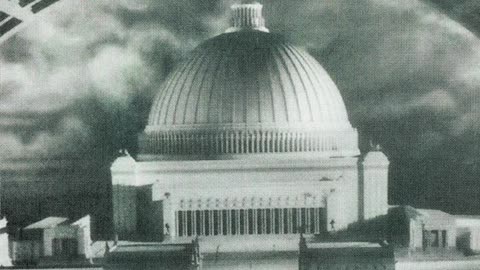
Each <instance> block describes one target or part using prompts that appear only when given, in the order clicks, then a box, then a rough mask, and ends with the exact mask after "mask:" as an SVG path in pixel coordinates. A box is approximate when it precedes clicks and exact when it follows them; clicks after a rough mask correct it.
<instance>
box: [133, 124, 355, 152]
mask: <svg viewBox="0 0 480 270" xmlns="http://www.w3.org/2000/svg"><path fill="white" fill-rule="evenodd" d="M348 133H350V132H328V131H311V132H279V131H263V130H258V131H242V130H237V131H235V130H233V131H232V130H228V131H218V130H213V131H165V132H151V133H149V134H148V135H147V136H143V139H142V142H141V144H143V147H142V148H143V149H145V150H147V151H149V152H151V153H152V154H196V153H210V154H248V153H288V152H330V151H339V150H342V149H345V150H349V149H350V148H351V147H350V144H351V143H349V142H350V141H353V142H356V138H353V137H352V136H354V135H355V134H354V133H352V134H348ZM349 135H351V136H349ZM340 148H342V149H340Z"/></svg>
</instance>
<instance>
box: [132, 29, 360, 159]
mask: <svg viewBox="0 0 480 270" xmlns="http://www.w3.org/2000/svg"><path fill="white" fill-rule="evenodd" d="M141 152H142V154H153V155H156V156H165V155H166V156H170V157H171V156H178V155H181V156H182V155H190V156H200V157H219V156H225V155H227V156H231V155H237V154H258V153H292V152H312V153H316V154H322V155H326V156H346V155H348V156H350V155H356V154H358V147H357V133H356V131H355V130H354V129H353V128H352V126H351V124H350V122H349V120H348V115H347V111H346V108H345V105H344V102H343V100H342V97H341V95H340V93H339V91H338V89H337V87H336V86H335V83H334V82H333V81H332V79H331V78H330V76H329V75H328V74H327V72H326V71H325V70H324V69H323V68H322V67H321V66H320V64H319V63H318V62H317V61H316V60H315V59H314V58H313V57H312V56H310V55H309V54H308V53H307V52H305V51H304V50H302V49H299V48H297V47H295V46H292V45H291V44H289V43H287V42H286V41H285V40H284V39H283V38H282V37H280V36H278V35H275V34H271V33H268V32H265V31H261V30H254V29H248V30H242V31H233V32H231V33H225V34H222V35H219V36H217V37H215V38H213V39H210V40H207V41H206V42H204V43H203V44H201V45H200V46H199V47H198V48H197V49H196V50H194V51H193V53H192V55H191V57H190V58H189V59H188V60H187V61H185V62H184V63H183V64H181V65H180V66H179V67H177V69H175V70H174V71H173V72H172V74H170V76H169V78H168V79H167V80H166V82H165V83H164V85H163V86H162V87H161V88H160V92H159V93H158V95H157V96H156V98H155V100H154V102H153V106H152V109H151V112H150V116H149V120H148V126H147V127H146V129H145V134H144V136H143V139H142V140H141Z"/></svg>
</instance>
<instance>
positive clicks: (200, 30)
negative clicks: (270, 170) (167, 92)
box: [0, 0, 480, 161]
mask: <svg viewBox="0 0 480 270" xmlns="http://www.w3.org/2000/svg"><path fill="white" fill-rule="evenodd" d="M234 2H238V1H215V0H210V1H187V0H181V1H156V0H141V1H137V0H121V1H117V0H115V1H114V0H103V1H93V0H90V1H82V2H81V3H79V2H77V1H68V0H65V1H62V2H60V3H58V4H56V5H55V6H53V7H52V8H51V9H50V10H49V11H45V13H44V14H43V16H42V18H40V19H38V20H37V21H35V23H33V24H32V25H30V26H29V27H28V28H26V29H25V31H23V32H21V33H19V34H18V35H17V36H16V37H15V38H13V39H11V40H9V41H8V42H6V43H5V44H2V46H1V47H0V58H1V59H0V62H1V67H0V83H1V88H0V89H1V90H0V117H1V114H2V113H8V114H9V115H11V114H12V113H13V114H15V113H23V112H34V113H35V112H42V113H45V112H47V114H42V117H46V118H49V119H51V120H42V121H40V122H37V123H40V124H36V125H33V126H32V127H31V128H30V129H28V132H25V131H23V133H24V134H27V135H21V134H18V132H14V133H12V132H10V129H9V131H8V132H6V131H5V132H4V133H5V135H4V136H0V137H2V139H3V143H1V144H0V148H1V149H3V148H6V149H9V151H10V152H12V153H15V152H16V153H17V154H19V155H21V154H23V153H25V152H29V151H32V153H37V152H35V151H40V152H42V151H43V153H44V154H46V155H63V154H70V153H72V152H73V153H80V154H81V155H87V154H86V153H92V152H94V153H96V154H98V155H100V156H102V159H104V160H106V161H108V160H109V159H111V158H112V156H113V153H115V151H116V149H118V148H121V147H125V146H126V147H128V148H132V149H134V148H135V138H136V134H137V132H139V131H141V130H142V128H143V125H144V124H145V120H146V116H147V114H148V110H149V107H150V103H151V99H152V97H153V96H154V95H155V93H156V92H157V91H158V90H159V87H160V85H161V83H162V82H163V80H164V78H165V76H166V75H167V74H168V73H169V72H170V71H171V69H172V68H173V67H174V66H175V65H176V64H177V63H178V62H179V61H181V60H182V59H183V58H184V57H185V55H187V54H188V52H189V51H190V50H191V49H193V48H194V47H195V46H196V45H197V44H198V43H199V42H201V41H202V40H205V39H207V38H209V37H212V36H214V35H216V34H218V33H221V32H223V30H224V29H226V28H227V25H228V21H229V19H228V13H227V10H228V7H229V6H230V5H231V4H232V3H234ZM261 2H262V3H263V4H265V7H264V9H265V14H266V17H267V24H268V27H269V28H270V29H271V30H272V31H273V32H280V33H283V34H285V35H286V36H287V38H288V39H289V40H291V41H292V42H294V43H296V44H298V45H299V46H303V47H305V48H307V49H308V50H309V51H310V52H311V53H312V54H314V56H316V57H317V59H319V61H321V62H322V64H323V65H324V66H325V68H326V69H327V70H328V71H329V73H330V74H331V75H332V77H333V78H334V80H335V82H336V83H337V84H338V86H339V88H340V90H341V92H342V94H343V96H344V97H345V101H346V103H347V107H348V110H349V113H350V118H351V121H352V123H353V124H354V125H355V126H356V127H358V128H359V129H362V130H368V131H370V133H372V134H373V136H374V137H375V138H376V139H377V140H379V141H380V142H381V143H382V144H383V145H384V146H385V147H386V149H387V151H388V152H389V154H390V155H391V156H393V157H398V158H403V157H428V156H441V155H445V154H446V153H448V154H449V155H454V156H455V157H457V158H459V159H470V158H471V157H472V155H473V154H474V153H473V152H472V151H464V149H465V148H468V147H467V145H468V144H470V143H471V142H472V138H474V137H475V134H477V133H476V132H478V130H479V124H478V121H477V119H478V116H479V115H480V113H479V110H478V108H479V107H478V106H479V103H478V101H476V100H478V97H479V93H480V92H479V87H480V80H479V79H478V78H480V68H479V67H480V65H479V62H480V42H479V40H478V38H477V37H476V36H475V35H474V34H472V33H471V32H470V31H468V30H467V29H465V27H463V26H462V25H461V24H460V23H458V22H456V21H455V20H452V19H450V18H449V17H447V16H446V15H443V14H442V12H441V11H440V10H439V9H438V8H443V9H444V10H446V12H447V13H449V14H451V16H454V15H452V14H453V13H455V14H457V15H455V16H457V17H458V18H462V19H464V21H466V22H468V23H465V25H468V27H470V29H474V28H475V27H476V22H477V21H476V19H475V18H476V17H475V16H474V15H475V14H474V12H472V11H471V8H472V7H475V8H477V7H478V5H476V4H475V2H476V1H475V0H472V1H463V2H462V4H457V5H454V1H453V0H452V1H444V2H443V5H440V6H439V7H434V6H432V5H431V3H432V2H438V3H440V2H441V1H433V0H432V2H421V1H417V0H407V1H388V0H368V1H361V2H358V1H349V0H339V1H316V0H303V1H289V0H276V1H273V0H264V1H261ZM447 2H448V3H447ZM469 14H471V15H469ZM476 29H480V28H476ZM58 112H61V115H62V117H58V115H59V114H58ZM48 113H50V114H48ZM48 115H51V116H48ZM52 115H54V116H52ZM70 122H71V123H70ZM52 123H53V124H52ZM0 129H1V128H0ZM20 133H22V132H20ZM17 136H19V137H20V139H19V138H17ZM22 136H23V137H24V138H28V139H26V140H22V139H21V137H22ZM59 142H60V143H59ZM452 142H454V143H452ZM15 149H16V150H15ZM41 149H47V150H41Z"/></svg>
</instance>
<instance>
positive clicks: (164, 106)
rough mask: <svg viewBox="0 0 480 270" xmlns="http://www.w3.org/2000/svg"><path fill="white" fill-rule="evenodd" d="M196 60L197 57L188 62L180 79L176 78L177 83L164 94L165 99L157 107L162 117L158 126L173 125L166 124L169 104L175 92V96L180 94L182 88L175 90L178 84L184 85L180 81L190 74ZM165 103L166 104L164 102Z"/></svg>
mask: <svg viewBox="0 0 480 270" xmlns="http://www.w3.org/2000/svg"><path fill="white" fill-rule="evenodd" d="M198 58H199V57H194V58H192V61H190V62H189V63H188V65H187V66H186V68H185V69H184V70H183V71H182V73H181V74H180V77H178V78H177V81H176V82H175V84H174V85H173V86H172V87H171V88H170V89H167V90H170V91H168V92H166V93H165V95H166V96H165V99H164V100H163V102H162V103H161V104H160V105H159V106H160V114H159V115H160V117H161V116H162V115H163V119H159V121H158V124H160V123H161V124H174V123H169V122H168V116H169V113H168V112H169V111H170V104H172V98H173V96H174V94H175V92H176V94H177V96H178V95H179V94H180V93H179V92H182V91H181V90H182V88H181V87H180V88H177V85H178V84H179V83H180V84H181V85H184V84H185V79H182V78H185V77H188V75H189V73H190V70H191V69H192V68H193V66H194V65H195V63H196V62H198ZM167 94H168V96H169V97H168V98H167ZM165 101H166V102H165ZM175 104H176V101H175Z"/></svg>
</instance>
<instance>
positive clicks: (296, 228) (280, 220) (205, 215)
mask: <svg viewBox="0 0 480 270" xmlns="http://www.w3.org/2000/svg"><path fill="white" fill-rule="evenodd" d="M175 219H176V220H175V221H176V222H175V223H176V224H177V226H176V230H177V235H178V236H179V237H188V236H197V235H199V236H213V235H248V234H249V235H257V234H295V233H300V232H302V231H303V232H304V233H307V234H318V233H321V232H323V231H325V230H326V225H327V221H326V211H325V208H266V209H262V208H259V209H228V210H227V209H223V210H187V211H176V214H175Z"/></svg>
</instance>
